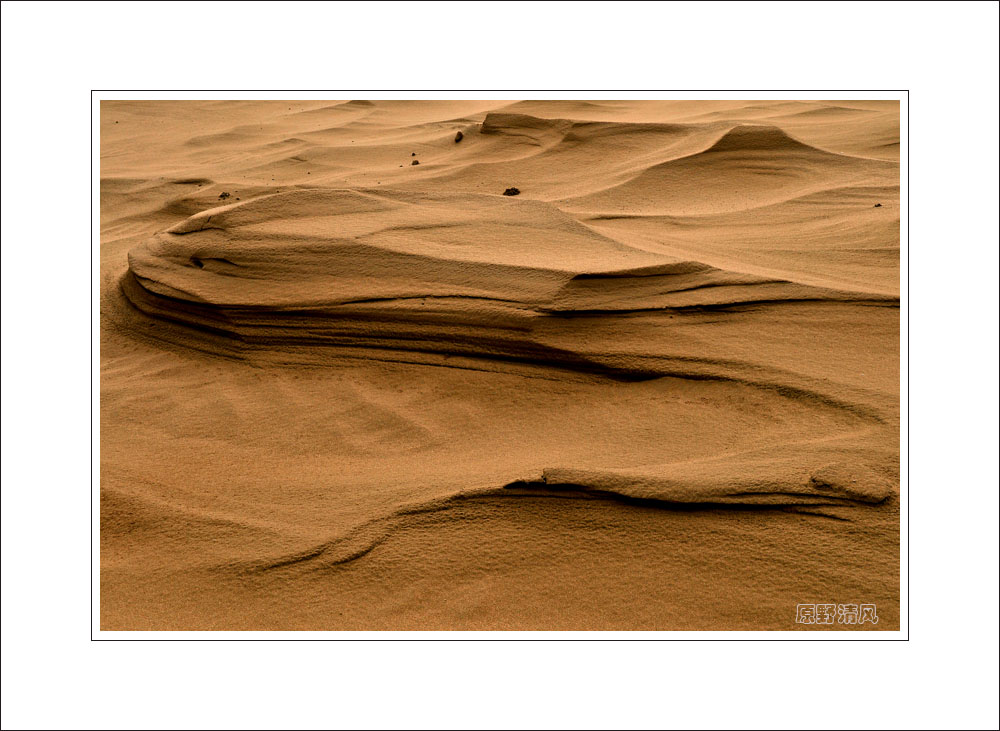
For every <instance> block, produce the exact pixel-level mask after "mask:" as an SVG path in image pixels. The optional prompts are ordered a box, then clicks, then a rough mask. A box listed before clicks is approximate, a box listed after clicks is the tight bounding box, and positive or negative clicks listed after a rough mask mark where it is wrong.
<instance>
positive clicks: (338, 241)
mask: <svg viewBox="0 0 1000 731" xmlns="http://www.w3.org/2000/svg"><path fill="white" fill-rule="evenodd" d="M459 132H461V139H460V140H459V141H456V138H457V137H458V133H459ZM418 163H419V164H418ZM100 174H101V246H100V261H101V322H100V327H101V439H100V448H101V451H100V457H101V506H100V510H101V535H100V538H101V555H100V579H101V592H100V599H101V627H102V629H105V630H149V629H153V630H246V629H256V630H285V629H296V630H326V629H329V630H342V629H350V630H412V629H454V630H493V629H496V630H515V629H531V630H622V629H624V630H677V629H697V630H719V629H722V630H736V629H739V630H758V629H760V630H793V629H816V627H815V626H812V627H810V626H805V625H797V624H796V623H795V617H796V605H797V604H803V603H851V604H860V603H870V604H876V605H877V607H878V616H879V623H878V626H877V629H879V630H883V629H898V627H899V578H900V577H899V538H900V536H899V413H900V398H899V396H900V393H899V387H900V383H899V274H900V271H899V107H898V102H895V101H893V102H878V101H863V102H856V101H831V102H814V101H809V102H794V101H776V102H771V101H750V102H737V101H717V102H712V101H698V102H686V101H670V102H651V101H643V102H610V101H601V102H582V101H581V102H570V101H553V102H542V101H526V102H489V101H484V102H476V101H440V102H435V101H376V102H369V101H350V102H316V101H311V102H291V101H289V102H277V101H270V102H257V101H246V102H234V101H229V102H135V101H130V102H103V103H102V104H101V171H100ZM512 187H516V188H517V189H518V190H519V191H520V194H519V195H504V191H505V190H506V189H508V188H512ZM821 628H822V629H834V630H836V629H857V627H853V626H844V625H838V624H834V625H829V626H823V627H821ZM867 628H868V629H875V627H874V626H872V625H868V626H867Z"/></svg>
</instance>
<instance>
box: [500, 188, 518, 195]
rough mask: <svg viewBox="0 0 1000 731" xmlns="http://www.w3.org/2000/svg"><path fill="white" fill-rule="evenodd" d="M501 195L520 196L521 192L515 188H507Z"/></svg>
mask: <svg viewBox="0 0 1000 731" xmlns="http://www.w3.org/2000/svg"><path fill="white" fill-rule="evenodd" d="M503 194H504V195H520V194H521V191H519V190H518V189H517V188H507V190H505V191H504V192H503Z"/></svg>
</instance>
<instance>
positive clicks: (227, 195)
mask: <svg viewBox="0 0 1000 731" xmlns="http://www.w3.org/2000/svg"><path fill="white" fill-rule="evenodd" d="M228 197H229V193H219V200H223V201H224V200H226V198H228Z"/></svg>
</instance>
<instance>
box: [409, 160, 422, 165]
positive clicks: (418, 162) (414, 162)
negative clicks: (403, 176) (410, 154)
mask: <svg viewBox="0 0 1000 731" xmlns="http://www.w3.org/2000/svg"><path fill="white" fill-rule="evenodd" d="M410 164H411V165H419V164H420V160H414V161H413V162H411V163H410Z"/></svg>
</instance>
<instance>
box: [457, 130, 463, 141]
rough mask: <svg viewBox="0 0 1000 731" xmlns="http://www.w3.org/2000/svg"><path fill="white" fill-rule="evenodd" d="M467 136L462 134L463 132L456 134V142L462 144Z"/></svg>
mask: <svg viewBox="0 0 1000 731" xmlns="http://www.w3.org/2000/svg"><path fill="white" fill-rule="evenodd" d="M463 137H465V135H463V134H462V132H461V130H459V131H458V132H456V133H455V142H461V141H462V138H463Z"/></svg>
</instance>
